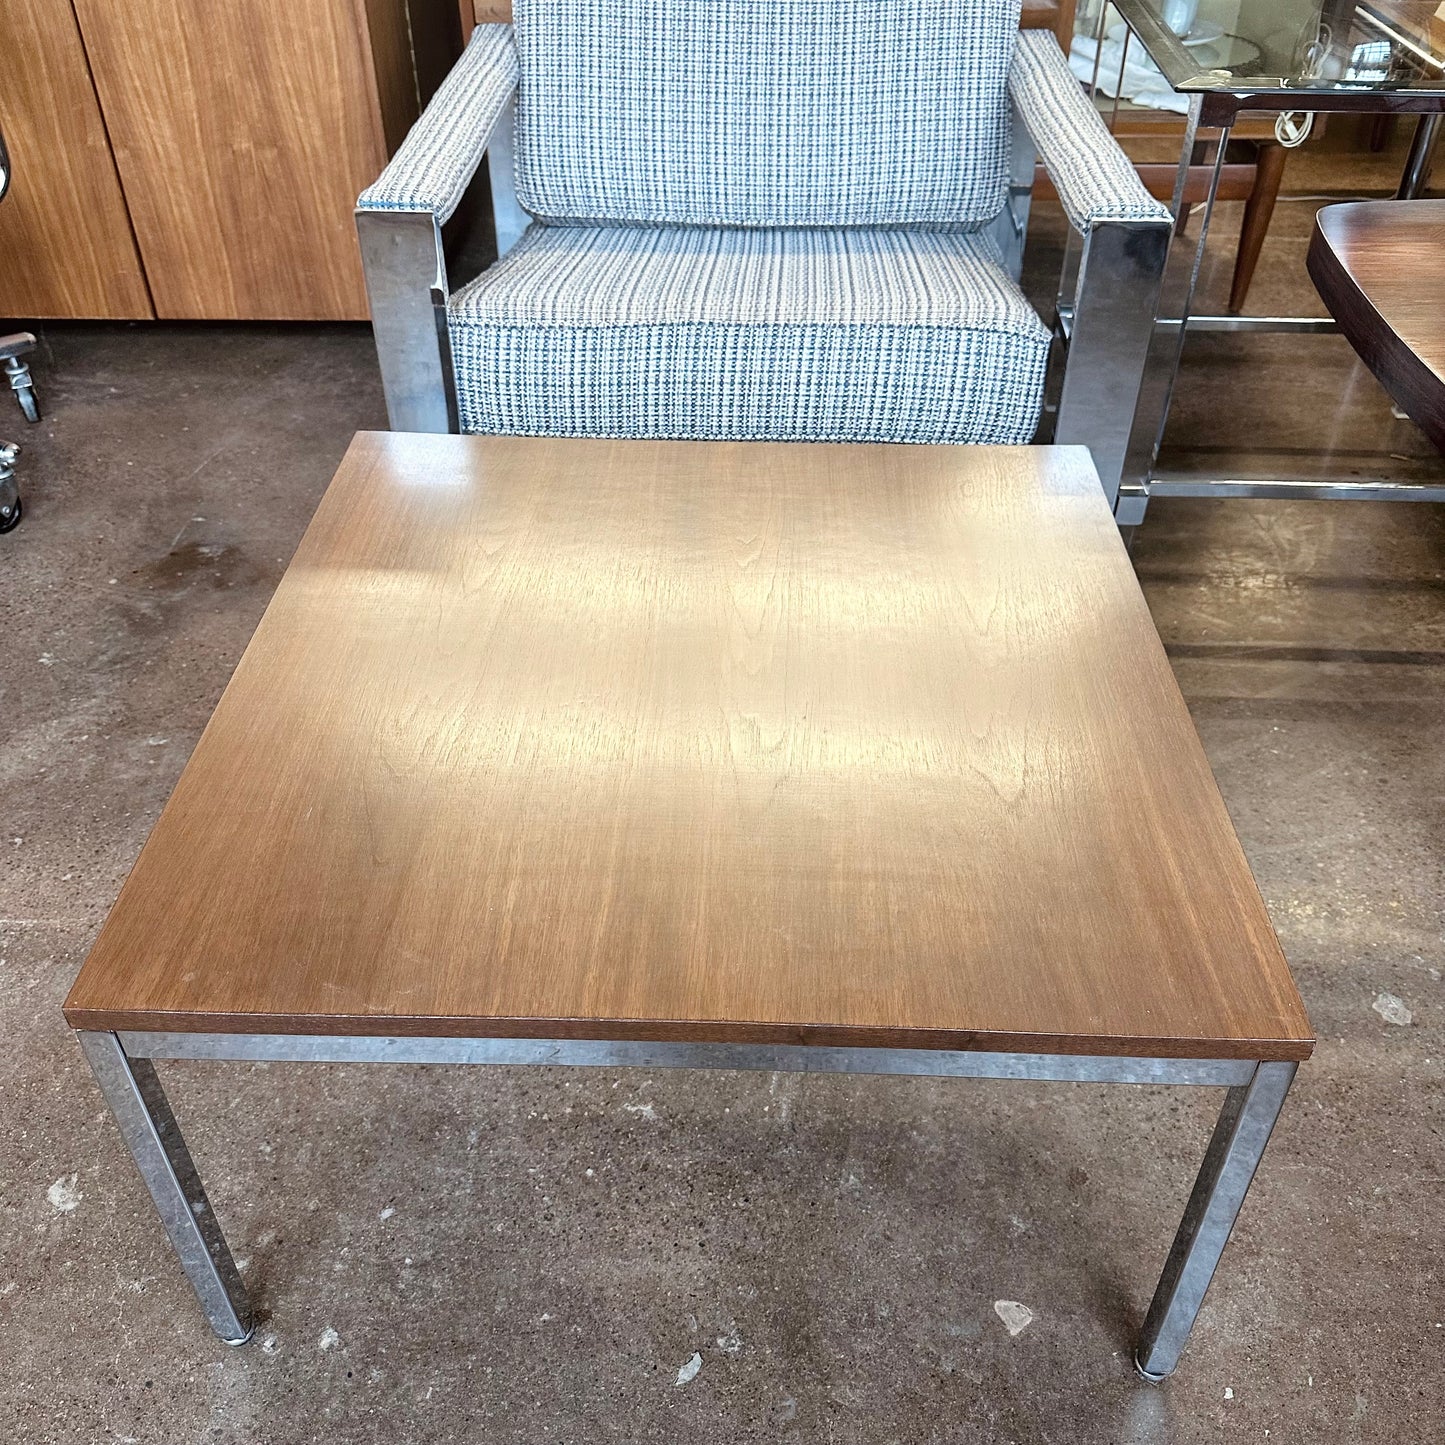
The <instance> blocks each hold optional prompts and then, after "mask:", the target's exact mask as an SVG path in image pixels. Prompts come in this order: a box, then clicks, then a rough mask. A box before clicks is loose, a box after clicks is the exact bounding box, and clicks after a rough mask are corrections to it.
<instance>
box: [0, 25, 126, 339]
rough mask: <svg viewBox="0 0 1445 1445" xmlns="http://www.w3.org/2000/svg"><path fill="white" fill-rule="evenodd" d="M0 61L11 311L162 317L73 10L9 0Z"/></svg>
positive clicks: (1, 294)
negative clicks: (1, 68)
mask: <svg viewBox="0 0 1445 1445" xmlns="http://www.w3.org/2000/svg"><path fill="white" fill-rule="evenodd" d="M0 56H3V57H4V60H5V75H4V82H3V84H0V129H3V130H4V132H5V139H6V142H7V144H8V146H9V149H10V159H11V163H12V165H13V167H14V180H13V184H12V186H11V190H10V194H9V195H8V196H6V198H5V200H4V201H3V202H0V314H3V315H7V316H98V317H106V318H113V319H134V318H141V317H149V316H151V315H153V314H154V313H153V312H152V311H151V302H150V296H149V294H148V293H147V291H146V284H145V278H144V276H143V275H142V273H141V264H140V257H139V256H138V255H137V254H136V248H135V239H134V237H133V236H132V235H131V229H130V218H129V217H128V216H127V215H126V207H125V200H124V198H123V197H122V195H121V189H120V182H119V180H118V179H117V178H116V173H115V164H114V162H113V161H112V160H111V154H110V144H109V142H108V141H107V139H106V134H105V124H104V122H103V121H102V119H101V114H100V106H99V104H98V103H97V101H96V98H95V91H94V89H93V88H92V86H91V83H90V72H89V69H88V67H87V65H86V60H85V49H84V47H83V45H82V44H81V39H80V31H79V29H78V28H77V26H76V23H75V15H74V13H73V12H72V11H71V8H70V5H69V4H68V3H66V0H4V3H3V4H0Z"/></svg>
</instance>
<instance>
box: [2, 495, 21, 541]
mask: <svg viewBox="0 0 1445 1445" xmlns="http://www.w3.org/2000/svg"><path fill="white" fill-rule="evenodd" d="M24 513H25V508H24V507H22V506H21V505H20V498H19V497H16V498H15V505H14V506H13V507H11V509H10V513H9V515H8V516H7V515H6V514H5V513H4V512H0V536H3V535H4V534H5V533H6V532H13V531H14V530H15V529H16V527H18V526H19V525H20V518H21V517H22V516H23V515H24Z"/></svg>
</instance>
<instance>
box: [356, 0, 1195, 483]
mask: <svg viewBox="0 0 1445 1445" xmlns="http://www.w3.org/2000/svg"><path fill="white" fill-rule="evenodd" d="M513 15H514V24H513V25H482V26H479V27H478V28H477V30H476V32H475V33H474V34H473V36H472V39H471V42H470V44H469V45H468V47H467V49H466V51H465V53H464V54H463V56H462V58H461V60H460V61H459V62H458V63H457V65H456V67H455V68H454V70H453V71H452V73H451V75H450V76H449V77H448V79H447V80H446V81H445V83H444V84H443V85H442V87H441V88H440V89H439V90H438V92H437V94H436V96H435V97H434V99H433V100H432V102H431V104H430V105H429V106H428V107H427V109H426V112H425V113H424V114H423V115H422V117H421V119H420V120H419V121H418V122H417V123H416V125H415V127H414V128H413V129H412V131H411V133H410V135H408V136H407V138H406V140H405V141H404V143H403V144H402V146H401V148H400V149H399V150H398V152H397V154H396V156H395V158H394V159H393V160H392V162H391V164H390V165H388V166H387V168H386V170H385V171H384V172H383V174H382V175H381V177H380V179H379V180H377V182H376V183H375V184H374V185H373V186H371V187H370V188H369V189H368V190H367V191H366V192H364V193H363V195H362V196H361V198H360V201H359V203H358V210H357V225H358V231H359V234H360V238H361V245H362V256H363V260H364V262H365V266H366V273H367V285H368V290H369V293H370V298H371V309H372V318H373V322H374V325H375V331H376V341H377V348H378V352H379V354H380V359H381V370H382V377H383V382H384V385H385V390H386V399H387V407H388V412H389V415H390V419H391V424H392V426H393V427H395V428H397V429H398V430H410V431H457V430H460V431H465V432H512V433H522V434H531V435H545V436H617V437H672V438H734V439H770V440H819V441H822V440H833V441H885V442H1012V443H1020V442H1028V441H1029V440H1031V439H1032V438H1034V436H1035V434H1036V431H1037V429H1038V427H1039V421H1040V415H1041V410H1042V401H1043V393H1044V382H1045V372H1046V366H1047V363H1048V358H1049V353H1050V348H1051V344H1052V341H1053V339H1054V331H1056V332H1057V334H1058V338H1059V340H1060V341H1061V343H1063V346H1064V347H1066V348H1067V351H1068V353H1069V364H1068V366H1067V368H1066V370H1065V371H1064V372H1063V376H1062V383H1061V390H1060V395H1059V400H1058V420H1057V427H1056V435H1055V439H1056V440H1058V441H1061V442H1066V441H1075V442H1081V443H1083V444H1085V445H1088V446H1090V448H1091V449H1092V450H1093V453H1094V458H1095V462H1096V465H1097V466H1098V467H1099V471H1100V474H1101V476H1102V477H1103V479H1104V483H1105V488H1106V490H1107V491H1109V493H1110V495H1111V497H1112V496H1113V494H1114V493H1115V492H1116V491H1117V488H1118V482H1119V476H1120V470H1121V468H1122V466H1123V463H1124V455H1125V447H1126V443H1127V440H1128V431H1129V424H1130V419H1131V417H1132V414H1133V408H1134V402H1135V399H1136V396H1137V393H1138V388H1139V381H1140V377H1141V374H1142V369H1143V366H1144V359H1145V354H1146V351H1147V347H1148V343H1149V337H1150V334H1151V331H1152V318H1153V312H1154V304H1155V301H1156V299H1157V295H1158V289H1159V283H1160V276H1161V274H1162V268H1163V261H1164V256H1165V252H1166V250H1167V243H1168V234H1169V225H1170V218H1169V213H1168V212H1167V211H1166V210H1165V209H1164V208H1163V207H1162V206H1160V205H1159V204H1158V203H1157V202H1156V201H1154V200H1153V199H1152V198H1151V197H1150V196H1149V195H1148V194H1147V193H1146V192H1145V190H1144V188H1143V186H1142V185H1141V184H1140V182H1139V180H1138V177H1137V176H1136V174H1135V172H1134V170H1133V168H1132V167H1131V166H1130V164H1129V163H1128V161H1127V160H1126V159H1125V157H1124V155H1123V153H1122V152H1121V151H1120V150H1119V149H1118V147H1117V145H1116V143H1115V141H1114V140H1113V138H1112V137H1111V136H1110V135H1109V134H1108V132H1107V130H1106V129H1105V127H1104V125H1103V124H1102V122H1101V121H1100V119H1099V117H1098V115H1097V114H1096V113H1095V111H1094V109H1093V107H1092V105H1091V104H1090V103H1089V101H1088V99H1087V98H1086V97H1085V95H1084V94H1083V92H1082V91H1081V89H1080V87H1079V84H1078V82H1077V81H1076V80H1075V79H1074V77H1073V76H1072V74H1071V73H1070V71H1069V68H1068V65H1067V62H1066V61H1065V59H1064V56H1063V54H1062V52H1061V51H1060V49H1059V47H1058V43H1057V42H1056V40H1055V39H1054V37H1053V35H1052V34H1050V33H1048V32H1043V31H1024V32H1020V31H1019V29H1018V21H1019V3H1018V0H516V3H515V5H514V7H513ZM1035 147H1037V149H1038V151H1039V152H1040V153H1041V154H1042V157H1043V160H1044V162H1045V164H1046V165H1047V167H1048V170H1049V173H1050V175H1051V176H1052V178H1053V180H1054V184H1055V187H1056V189H1057V191H1058V194H1059V196H1060V198H1061V200H1062V202H1063V205H1064V207H1065V209H1066V211H1067V213H1068V216H1069V219H1070V221H1071V222H1072V223H1073V226H1074V227H1075V228H1076V229H1077V230H1078V232H1079V233H1080V234H1081V235H1082V237H1083V238H1084V239H1083V245H1082V248H1081V251H1080V254H1081V258H1082V259H1081V263H1080V265H1079V269H1078V278H1077V285H1076V286H1075V285H1074V284H1073V283H1072V280H1071V283H1070V286H1069V288H1068V289H1067V294H1065V295H1064V297H1063V300H1062V302H1061V305H1060V317H1061V319H1060V321H1059V322H1058V324H1057V325H1056V327H1055V328H1054V331H1051V328H1050V327H1048V326H1046V325H1045V324H1044V322H1043V321H1042V320H1041V319H1040V317H1039V316H1038V315H1037V314H1036V313H1035V311H1034V310H1033V309H1032V307H1031V306H1030V305H1029V304H1028V302H1027V301H1026V300H1025V299H1024V296H1023V293H1022V292H1021V291H1020V289H1019V287H1018V283H1017V280H1016V277H1017V274H1018V268H1019V266H1020V264H1021V259H1022V246H1023V236H1024V228H1025V222H1026V219H1027V207H1028V190H1029V187H1030V185H1031V184H1032V179H1033V171H1034V159H1035ZM484 155H485V156H486V157H487V159H488V166H487V168H486V169H487V172H488V173H489V176H490V183H491V188H492V209H493V215H494V217H495V223H496V234H497V249H498V252H499V259H498V261H497V262H496V263H495V264H494V265H492V266H490V267H489V268H488V269H487V270H485V271H483V272H482V274H481V275H479V276H477V277H475V278H474V279H472V280H469V281H467V282H466V284H463V285H460V286H457V287H455V288H453V287H452V286H451V285H450V284H449V282H448V278H447V274H446V260H445V257H444V253H443V248H442V239H441V227H442V224H443V223H444V222H445V221H447V220H448V218H450V217H451V216H452V214H453V213H454V212H455V211H456V210H457V208H458V206H459V205H460V203H461V202H462V199H463V195H464V193H465V191H466V189H467V187H468V186H469V185H470V184H471V183H472V181H473V177H474V176H475V175H476V174H477V172H478V170H479V168H480V166H481V161H482V158H483V156H484Z"/></svg>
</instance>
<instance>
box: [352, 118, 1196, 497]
mask: <svg viewBox="0 0 1445 1445" xmlns="http://www.w3.org/2000/svg"><path fill="white" fill-rule="evenodd" d="M515 103H516V102H515V92H513V98H512V100H511V102H509V104H508V105H507V106H506V108H505V109H504V110H503V111H502V112H501V114H500V116H499V117H498V119H497V121H496V123H495V124H494V125H493V127H492V129H491V132H490V134H489V135H488V137H487V141H486V148H485V155H486V165H485V170H486V180H485V185H486V186H487V188H488V190H489V192H490V204H491V214H492V218H493V226H494V233H495V244H496V254H497V255H498V256H503V255H505V254H506V253H507V251H508V250H510V249H511V247H512V246H514V245H515V244H516V243H517V241H518V240H519V239H520V238H521V235H522V233H523V231H525V230H526V228H527V226H528V225H529V224H530V220H531V218H530V217H529V216H528V215H527V213H526V212H525V211H523V210H522V208H521V206H520V205H519V204H518V201H517V193H516V187H515V183H514V179H513V131H514V122H515ZM1013 136H1014V144H1013V151H1012V157H1011V166H1010V171H1011V175H1010V187H1009V200H1008V204H1007V205H1006V207H1005V209H1004V211H1003V212H1002V213H1001V214H1000V215H999V217H998V218H997V219H996V220H995V222H994V223H993V225H992V227H991V231H992V234H993V235H994V237H995V239H996V240H998V242H999V244H1000V247H1001V249H1002V251H1003V254H1004V258H1005V262H1006V264H1007V265H1008V266H1009V267H1010V269H1011V270H1012V272H1013V274H1014V276H1015V277H1017V276H1018V275H1019V272H1020V270H1021V267H1022V262H1023V254H1024V247H1025V244H1026V241H1027V232H1028V215H1029V200H1030V194H1031V192H1032V189H1033V179H1034V169H1035V165H1036V163H1037V160H1038V159H1039V156H1038V151H1037V147H1036V145H1035V142H1034V139H1033V137H1032V136H1031V135H1030V133H1029V131H1028V128H1027V126H1026V125H1025V123H1024V120H1023V117H1022V116H1021V115H1020V114H1019V112H1018V109H1017V107H1016V106H1015V107H1014V109H1013ZM1042 159H1043V160H1044V162H1045V163H1046V164H1047V163H1048V161H1049V159H1050V157H1049V156H1048V155H1044V156H1043V157H1042ZM479 169H480V167H479ZM479 179H480V178H479V176H478V175H477V173H476V172H473V175H472V177H471V178H470V180H469V185H470V186H472V187H473V188H475V186H476V183H477V182H478V181H479ZM1171 225H1172V223H1171V222H1170V221H1169V220H1167V219H1158V220H1148V221H1139V220H1110V219H1101V220H1096V221H1094V222H1093V223H1092V224H1091V225H1089V227H1088V229H1087V232H1086V233H1084V234H1082V237H1081V239H1082V245H1081V246H1074V247H1071V248H1070V250H1069V252H1068V253H1067V254H1066V258H1065V263H1064V275H1063V278H1062V280H1061V283H1060V287H1059V294H1058V301H1057V307H1056V314H1055V316H1054V318H1053V329H1054V335H1055V342H1056V344H1055V347H1054V353H1053V357H1052V360H1051V366H1050V381H1049V385H1048V386H1047V388H1046V403H1045V411H1044V416H1043V418H1042V419H1041V423H1040V430H1039V433H1038V435H1037V437H1036V440H1037V441H1040V442H1044V441H1053V442H1055V443H1058V444H1061V445H1063V444H1078V445H1083V446H1087V447H1088V448H1089V450H1090V452H1091V454H1092V455H1093V459H1094V465H1095V468H1096V469H1097V470H1098V473H1099V477H1100V480H1101V482H1102V483H1103V487H1104V491H1105V494H1106V495H1107V497H1108V499H1109V503H1110V506H1111V507H1112V506H1113V505H1114V504H1115V501H1116V499H1117V497H1118V494H1119V488H1120V485H1121V483H1122V482H1126V481H1135V480H1138V479H1137V478H1133V477H1132V476H1130V475H1128V474H1127V467H1126V464H1127V462H1128V460H1129V458H1130V446H1129V443H1130V434H1131V431H1132V428H1133V425H1134V416H1135V411H1136V403H1137V401H1138V397H1139V391H1140V387H1141V384H1142V381H1143V377H1144V370H1145V364H1146V361H1147V358H1148V352H1149V344H1150V339H1151V337H1152V334H1153V327H1154V316H1155V311H1156V307H1157V302H1158V298H1159V288H1160V285H1161V283H1162V281H1163V276H1164V263H1165V259H1166V257H1167V256H1168V252H1169V241H1170V233H1171ZM356 227H357V235H358V238H359V240H360V244H361V256H362V262H363V266H364V268H365V272H366V287H367V295H368V298H369V300H370V305H371V316H372V323H373V326H374V328H375V333H376V346H377V354H378V357H379V360H380V363H381V374H382V384H383V388H384V390H385V395H386V406H387V415H388V418H389V421H390V425H391V427H392V429H393V430H394V431H416V432H455V431H457V430H458V421H457V397H456V385H455V374H454V371H453V368H452V356H451V344H450V339H449V333H448V326H447V298H448V296H449V295H450V293H451V291H452V289H453V286H452V283H451V281H450V278H449V277H448V274H447V259H446V252H445V249H444V245H443V238H442V221H441V219H440V218H439V217H438V216H437V215H436V214H435V213H434V212H433V211H430V210H421V209H418V210H375V209H365V208H358V210H357V211H356ZM1135 450H1136V453H1137V448H1136V449H1135Z"/></svg>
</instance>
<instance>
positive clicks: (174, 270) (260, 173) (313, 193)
mask: <svg viewBox="0 0 1445 1445" xmlns="http://www.w3.org/2000/svg"><path fill="white" fill-rule="evenodd" d="M404 8H405V0H305V3H301V4H285V5H282V4H276V3H274V0H231V3H229V4H226V5H215V4H209V3H204V0H126V3H125V4H123V5H121V4H116V3H115V0H76V13H77V15H78V16H79V19H80V25H81V30H82V31H83V33H84V36H85V44H86V48H87V50H88V52H89V55H90V61H91V67H92V70H93V72H94V75H95V83H96V89H97V91H98V92H99V95H100V100H101V105H102V107H103V109H104V113H105V119H106V124H107V126H108V128H109V131H110V138H111V143H112V145H113V147H114V150H115V158H116V165H117V167H118V169H119V172H120V176H121V180H122V182H123V184H124V186H125V194H126V199H127V201H128V202H129V205H130V212H131V217H132V220H133V222H134V224H135V231H136V236H137V239H138V240H139V243H140V249H141V254H142V256H143V257H144V260H145V267H146V274H147V276H148V277H149V279H150V285H151V292H152V295H153V296H154V298H155V307H156V314H157V315H158V316H161V317H167V318H183V319H196V320H202V319H206V320H216V319H234V318H258V319H259V318H273V319H278V320H328V319H333V320H342V319H352V320H361V319H364V318H365V317H366V315H367V305H366V292H365V287H364V285H363V282H362V273H361V259H360V256H359V254H358V251H357V246H356V236H355V230H354V227H353V223H352V211H353V208H354V206H355V204H356V196H357V194H358V193H359V192H360V191H361V190H362V189H363V188H364V187H365V186H367V185H368V184H370V182H371V181H372V180H374V179H375V178H376V176H377V174H378V172H379V171H380V170H381V168H382V166H383V165H384V164H385V163H386V159H387V154H388V147H387V140H388V136H389V135H390V136H391V137H393V138H394V137H396V135H397V133H398V132H399V131H400V130H403V129H404V122H406V121H408V120H409V117H410V115H412V114H414V113H415V106H416V101H417V96H416V87H415V82H414V80H413V79H412V78H411V56H410V51H409V49H408V48H407V47H404V46H402V45H400V44H399V43H397V42H398V37H400V36H404V34H405V20H404V14H403V13H402V12H404ZM392 12H398V14H401V16H402V18H401V19H400V20H399V21H398V19H397V17H396V15H393V14H392ZM382 97H385V106H383V99H382ZM384 109H385V112H386V114H385V120H383V110H384Z"/></svg>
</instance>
